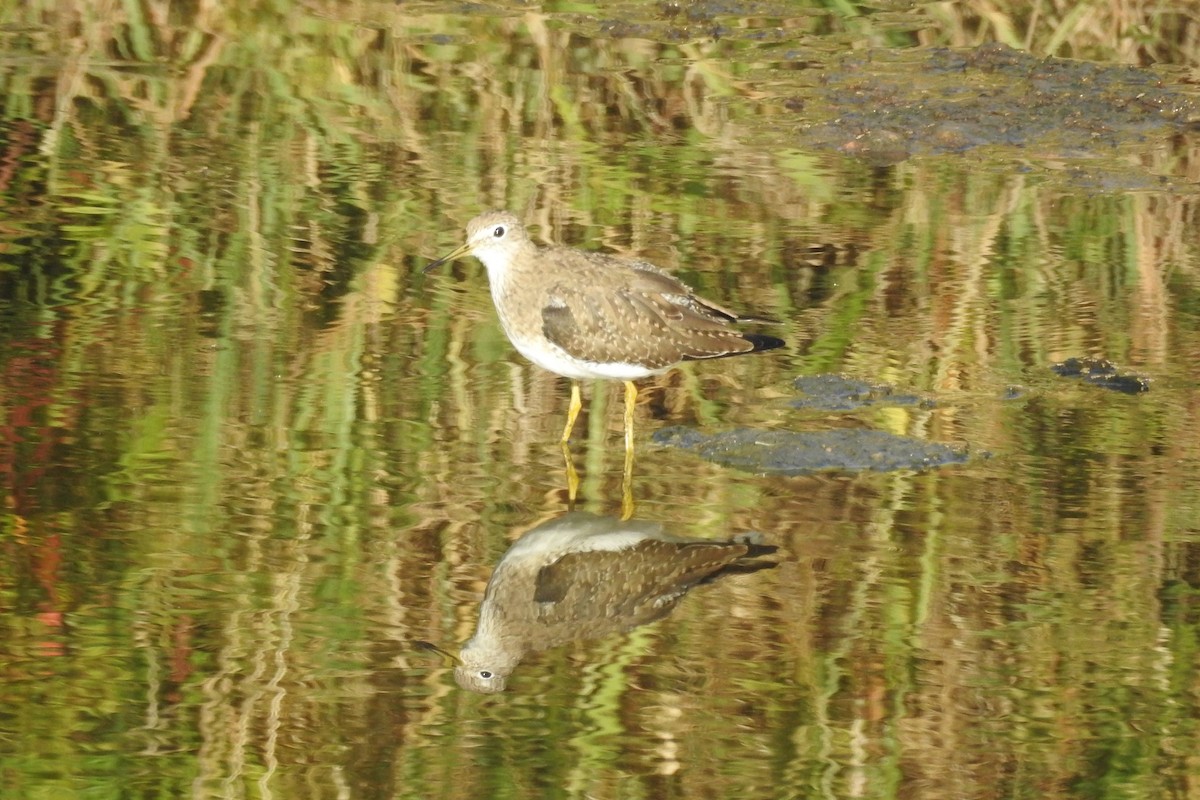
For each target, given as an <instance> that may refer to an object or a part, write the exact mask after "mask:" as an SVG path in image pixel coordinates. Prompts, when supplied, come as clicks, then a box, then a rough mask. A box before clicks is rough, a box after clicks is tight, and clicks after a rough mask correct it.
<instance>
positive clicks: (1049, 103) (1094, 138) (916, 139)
mask: <svg viewBox="0 0 1200 800" xmlns="http://www.w3.org/2000/svg"><path fill="white" fill-rule="evenodd" d="M811 80H812V82H811V83H810V84H809V85H808V86H807V87H805V89H804V91H803V93H801V94H796V95H792V96H788V97H779V98H778V102H779V104H780V105H781V106H782V109H783V111H784V114H785V115H786V114H787V112H790V113H791V119H792V120H793V122H795V123H800V125H799V127H797V128H795V129H794V132H793V136H794V139H793V141H794V142H795V144H796V145H797V146H800V147H804V148H811V149H824V150H836V151H838V152H841V153H845V154H847V155H852V156H856V157H860V158H864V159H867V160H869V161H872V162H876V163H895V162H899V161H903V160H905V159H908V158H911V157H914V156H925V155H942V154H948V153H962V152H966V151H972V150H981V149H986V150H987V151H988V152H989V153H990V154H991V155H992V156H993V157H997V156H1003V157H1007V158H1012V157H1014V156H1019V157H1020V158H1024V159H1029V160H1042V161H1043V162H1044V161H1045V160H1048V159H1071V160H1081V161H1084V162H1087V163H1086V164H1081V163H1080V161H1076V163H1074V164H1073V165H1070V166H1063V165H1062V164H1057V165H1055V166H1056V168H1057V170H1058V171H1059V174H1061V176H1062V177H1063V179H1064V180H1065V181H1067V182H1071V183H1075V184H1080V185H1083V186H1085V187H1087V188H1090V189H1092V190H1096V191H1118V190H1127V189H1148V188H1153V189H1162V188H1164V187H1174V188H1178V189H1179V190H1187V191H1194V190H1195V187H1194V186H1193V185H1192V184H1190V183H1188V182H1187V181H1182V180H1181V181H1177V182H1174V183H1173V182H1172V179H1170V178H1169V177H1168V176H1162V175H1148V174H1147V173H1146V172H1145V171H1144V168H1142V167H1141V166H1140V165H1138V164H1134V163H1130V164H1128V165H1127V166H1126V165H1123V164H1121V163H1113V156H1114V155H1121V154H1127V153H1131V152H1137V151H1139V150H1140V149H1141V148H1142V147H1144V146H1146V145H1147V144H1149V143H1151V142H1160V141H1162V140H1163V139H1164V138H1166V137H1169V136H1173V135H1177V134H1181V133H1182V134H1184V135H1190V136H1195V135H1197V126H1198V125H1200V99H1198V98H1197V96H1196V94H1195V93H1194V92H1185V91H1182V90H1181V89H1180V88H1179V87H1178V86H1171V85H1168V84H1167V83H1166V82H1165V81H1164V77H1163V75H1162V74H1160V73H1157V72H1155V71H1152V70H1147V69H1140V68H1136V67H1129V66H1114V65H1105V64H1094V63H1090V62H1082V61H1070V60H1067V59H1056V58H1037V57H1034V56H1032V55H1030V54H1028V53H1025V52H1022V51H1019V50H1014V49H1012V48H1010V47H1006V46H1004V45H999V44H993V45H985V46H982V47H978V48H975V49H972V50H949V49H935V50H903V51H896V50H887V51H870V52H867V53H861V54H859V53H856V54H852V55H848V56H844V57H841V58H837V59H831V60H828V61H826V62H825V63H823V64H821V65H820V68H819V72H817V73H814V78H813V79H811ZM1101 160H1103V163H1092V162H1100V161H1101Z"/></svg>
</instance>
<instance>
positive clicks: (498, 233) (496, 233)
mask: <svg viewBox="0 0 1200 800" xmlns="http://www.w3.org/2000/svg"><path fill="white" fill-rule="evenodd" d="M492 236H493V237H494V238H496V239H503V238H504V226H503V225H497V226H496V227H495V228H493V229H492Z"/></svg>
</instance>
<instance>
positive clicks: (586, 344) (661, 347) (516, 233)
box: [425, 211, 784, 452]
mask: <svg viewBox="0 0 1200 800" xmlns="http://www.w3.org/2000/svg"><path fill="white" fill-rule="evenodd" d="M468 254H470V255H473V256H475V257H476V258H478V259H479V260H480V261H482V262H483V265H484V266H485V267H486V268H487V273H488V283H489V284H490V285H491V290H492V302H493V303H494V304H495V306H496V313H497V314H498V315H499V316H500V325H501V327H503V328H504V333H505V334H506V335H507V336H508V338H509V340H510V341H511V342H512V343H513V346H514V347H516V348H517V351H518V352H520V353H521V355H523V356H525V357H526V358H527V359H529V360H530V361H532V362H533V363H534V364H537V365H538V366H539V367H542V368H543V369H547V370H549V371H550V372H553V373H555V374H557V375H562V376H563V377H566V378H570V379H571V403H570V406H569V408H568V410H567V424H566V427H565V428H563V434H562V442H563V443H564V444H565V443H566V442H567V441H568V440H569V439H570V436H571V429H572V428H573V427H574V426H575V418H576V417H577V416H578V415H579V410H580V409H581V408H582V406H583V402H582V400H581V399H580V393H579V381H580V380H583V379H585V378H608V379H615V380H620V381H624V383H625V446H626V450H627V452H631V451H632V447H633V410H634V404H635V402H636V401H637V387H636V386H635V385H634V383H633V382H634V381H636V380H638V379H640V378H645V377H647V376H649V375H657V374H659V373H662V372H665V371H667V370H668V369H670V368H671V367H674V366H676V365H677V364H679V363H681V362H683V361H695V360H702V359H709V358H723V357H725V356H735V355H741V354H743V353H755V352H758V351H760V350H771V349H773V348H776V347H781V346H782V345H783V344H784V342H783V340H782V339H778V338H776V337H774V336H765V335H762V334H755V333H743V332H741V331H739V330H737V329H736V328H734V327H733V325H734V324H735V323H740V322H770V320H765V319H761V318H755V317H751V316H746V315H739V314H736V313H734V312H732V311H729V310H728V309H725V308H722V307H721V306H719V305H717V304H716V303H713V302H712V301H709V300H705V299H704V298H702V297H699V296H697V295H696V294H695V293H694V292H693V291H692V289H691V288H690V287H688V286H687V285H686V284H685V283H683V282H682V281H680V280H679V279H677V278H675V277H673V276H671V275H670V274H669V273H667V272H664V271H663V270H662V269H660V268H658V267H656V266H654V265H653V264H651V263H649V262H646V261H641V260H639V259H629V258H620V257H617V256H613V255H607V254H604V253H592V252H587V251H584V250H577V249H575V248H571V247H562V246H551V247H539V246H537V245H536V244H534V243H533V242H532V241H531V240H530V238H529V235H528V234H527V233H526V231H525V227H524V226H523V225H522V224H521V221H520V220H519V219H517V217H516V216H515V215H514V214H511V213H509V212H507V211H489V212H486V213H484V214H480V215H479V216H477V217H475V219H473V220H471V221H470V222H469V223H468V224H467V241H466V242H465V243H464V244H463V245H462V246H461V247H458V248H457V249H456V250H454V252H452V253H450V254H449V255H447V256H445V257H444V258H440V259H438V260H437V261H434V262H433V263H431V264H429V265H428V266H427V267H425V272H429V271H430V270H432V269H434V268H435V267H438V266H440V265H441V264H444V263H446V262H447V261H452V260H454V259H456V258H459V257H461V256H464V255H468Z"/></svg>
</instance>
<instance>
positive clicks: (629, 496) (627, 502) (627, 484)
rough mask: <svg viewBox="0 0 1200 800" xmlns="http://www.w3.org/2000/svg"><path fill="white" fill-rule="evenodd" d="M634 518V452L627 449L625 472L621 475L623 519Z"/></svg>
mask: <svg viewBox="0 0 1200 800" xmlns="http://www.w3.org/2000/svg"><path fill="white" fill-rule="evenodd" d="M631 517H633V450H632V448H628V447H627V448H625V471H624V472H623V473H622V474H621V519H622V520H627V519H630V518H631Z"/></svg>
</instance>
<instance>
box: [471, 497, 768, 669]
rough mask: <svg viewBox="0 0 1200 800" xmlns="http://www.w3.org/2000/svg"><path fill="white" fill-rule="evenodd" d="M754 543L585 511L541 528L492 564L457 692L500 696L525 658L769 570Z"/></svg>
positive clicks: (658, 614) (635, 622) (626, 625)
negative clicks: (703, 589)
mask: <svg viewBox="0 0 1200 800" xmlns="http://www.w3.org/2000/svg"><path fill="white" fill-rule="evenodd" d="M755 538H756V536H755V535H754V534H746V535H743V536H741V537H738V538H734V539H729V540H711V539H691V538H684V537H679V536H672V535H670V534H668V533H665V532H664V531H663V530H662V527H661V526H660V525H658V524H656V523H652V522H645V521H639V520H628V521H621V520H617V519H615V518H612V517H599V516H595V515H593V514H587V513H583V512H572V513H569V514H566V515H565V516H562V517H559V518H557V519H553V520H550V521H549V522H546V523H543V524H542V525H539V526H538V527H536V528H534V529H532V530H530V531H529V532H528V533H526V534H525V535H524V536H522V537H521V538H520V539H518V540H517V541H516V542H514V543H513V545H512V547H510V548H509V549H508V552H506V553H505V554H504V556H503V558H501V559H500V563H499V564H497V565H496V569H495V571H494V572H493V573H492V577H491V580H489V581H488V585H487V591H486V592H485V593H484V598H483V603H482V604H481V605H480V607H479V624H478V626H477V627H476V629H475V635H474V636H472V637H471V638H470V639H469V640H468V641H467V643H466V644H464V645H463V647H462V650H461V652H460V653H459V656H458V658H456V659H455V661H456V662H457V666H456V667H455V670H454V677H455V679H456V680H457V681H458V684H459V685H460V686H462V687H463V688H464V689H470V690H472V691H476V692H485V693H493V692H500V691H503V690H504V687H505V684H506V683H507V681H508V676H509V675H510V674H511V673H512V671H513V669H514V668H515V667H516V666H517V664H519V663H520V662H521V659H522V658H524V657H525V655H526V654H527V653H530V652H536V651H539V650H546V649H548V648H550V647H554V646H556V645H560V644H564V643H566V642H569V641H572V640H577V639H597V638H601V637H603V636H607V635H608V634H611V633H615V632H618V631H627V630H630V629H632V628H635V627H637V626H639V625H645V624H646V623H648V622H653V621H654V620H657V619H661V618H662V617H664V616H666V615H667V614H669V613H670V612H671V610H672V609H674V608H675V605H676V604H677V603H678V602H679V600H680V599H681V598H682V597H683V596H684V595H685V594H687V592H688V591H689V590H690V589H691V588H692V587H694V586H697V585H699V584H702V583H707V582H709V581H712V580H714V579H716V578H718V577H720V576H722V575H726V574H730V573H750V572H757V571H758V570H760V569H766V568H769V567H773V566H775V562H774V561H770V560H765V561H764V560H762V558H763V557H764V556H768V555H770V554H771V553H774V552H775V550H776V548H775V547H774V546H772V545H765V544H759V543H758V542H757V541H755Z"/></svg>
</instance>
